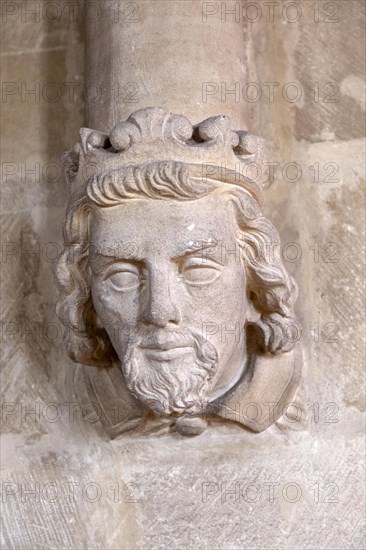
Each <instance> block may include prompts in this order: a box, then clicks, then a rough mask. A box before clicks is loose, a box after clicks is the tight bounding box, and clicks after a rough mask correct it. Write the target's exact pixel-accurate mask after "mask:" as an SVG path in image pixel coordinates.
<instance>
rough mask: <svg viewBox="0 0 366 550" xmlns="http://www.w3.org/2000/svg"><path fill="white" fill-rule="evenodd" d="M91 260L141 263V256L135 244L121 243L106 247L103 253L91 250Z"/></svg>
mask: <svg viewBox="0 0 366 550" xmlns="http://www.w3.org/2000/svg"><path fill="white" fill-rule="evenodd" d="M89 257H92V258H93V260H94V259H96V260H102V261H103V260H104V261H108V260H115V261H141V259H142V258H141V254H139V246H138V244H137V243H135V242H128V243H121V244H120V245H117V246H110V247H106V248H105V249H104V250H103V252H99V251H98V250H93V248H91V254H89Z"/></svg>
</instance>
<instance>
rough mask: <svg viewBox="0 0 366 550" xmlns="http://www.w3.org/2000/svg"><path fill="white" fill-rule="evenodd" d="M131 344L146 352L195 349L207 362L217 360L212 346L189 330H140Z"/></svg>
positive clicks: (181, 328)
mask: <svg viewBox="0 0 366 550" xmlns="http://www.w3.org/2000/svg"><path fill="white" fill-rule="evenodd" d="M130 344H132V345H135V346H138V347H139V348H141V349H146V350H160V351H168V350H171V349H176V348H185V347H191V348H193V349H194V350H195V351H196V353H197V354H198V356H199V357H203V356H204V357H205V360H206V361H207V360H212V361H215V360H216V359H217V355H216V353H214V351H213V348H212V346H211V345H210V344H209V342H208V341H207V340H205V339H204V338H203V337H202V336H200V335H199V334H198V333H195V332H193V331H191V330H190V329H188V328H183V327H180V328H179V329H172V328H169V329H167V328H156V327H155V328H146V327H143V328H140V329H139V330H138V331H137V333H135V335H133V336H132V338H131V339H130Z"/></svg>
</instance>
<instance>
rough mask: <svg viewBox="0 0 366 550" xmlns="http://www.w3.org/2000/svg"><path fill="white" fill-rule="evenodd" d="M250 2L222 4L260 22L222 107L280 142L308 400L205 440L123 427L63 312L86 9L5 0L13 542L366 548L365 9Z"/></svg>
mask: <svg viewBox="0 0 366 550" xmlns="http://www.w3.org/2000/svg"><path fill="white" fill-rule="evenodd" d="M131 4H133V5H136V6H137V11H136V18H137V20H138V8H139V1H137V2H134V3H131ZM237 4H238V3H235V2H224V3H221V2H210V3H205V2H203V3H202V10H203V12H204V10H206V12H207V9H208V8H207V6H208V5H210V9H209V11H210V14H209V15H207V13H206V15H207V25H210V20H211V19H214V18H216V19H215V28H218V21H220V22H221V25H222V32H225V25H226V23H227V21H229V20H230V17H231V18H233V17H237V19H238V21H237V24H238V25H242V26H243V36H244V41H245V47H246V66H247V78H246V81H245V82H239V83H237V86H236V88H234V89H235V93H236V96H235V94H234V95H233V94H231V95H230V94H226V95H225V93H224V94H223V95H222V96H221V97H222V100H223V101H221V103H222V108H221V111H222V113H225V112H226V110H227V109H229V110H231V107H229V103H230V102H232V101H235V102H236V103H239V104H240V105H241V106H242V109H243V112H245V113H246V115H245V116H246V117H247V120H248V128H250V129H251V130H253V131H255V132H257V133H260V134H262V135H264V136H265V137H266V138H267V140H268V145H269V160H270V162H271V163H273V164H272V166H273V170H274V178H273V179H274V181H273V184H272V185H271V187H270V188H269V189H268V191H267V194H266V198H265V200H266V207H265V211H266V214H267V215H268V217H269V218H270V219H271V220H272V221H273V222H274V223H275V225H276V227H277V228H278V229H279V232H280V235H281V239H282V253H283V258H284V260H285V265H286V267H287V268H288V269H289V271H290V272H291V273H292V274H294V276H295V277H296V279H297V281H298V282H299V287H300V297H299V301H298V313H299V317H300V318H301V321H302V323H303V334H302V338H301V343H302V348H303V352H304V367H305V368H304V383H303V385H302V388H301V390H300V392H299V394H298V396H297V398H296V399H297V402H298V403H301V406H300V405H299V406H298V407H297V408H296V407H295V408H294V411H293V415H292V416H289V417H287V418H284V419H283V420H281V421H280V422H279V423H278V424H277V425H276V426H273V427H272V428H270V429H269V430H267V431H266V432H264V433H262V434H253V433H250V432H249V431H245V430H244V429H243V428H240V427H239V426H238V425H236V424H235V423H233V422H232V423H226V424H224V423H222V422H216V423H214V424H213V425H212V426H210V428H209V429H208V431H207V432H205V433H204V434H202V435H201V436H198V437H196V438H192V439H187V438H183V437H182V436H180V435H178V434H177V433H169V432H168V431H167V430H161V431H157V432H156V433H152V434H151V435H150V436H149V437H139V435H138V434H134V435H130V436H127V437H125V438H123V439H119V440H115V441H112V442H111V441H108V439H107V437H106V436H105V434H104V433H103V430H102V428H101V426H100V424H99V421H98V418H97V415H96V413H95V412H93V410H92V409H91V408H90V406H89V405H88V400H87V398H86V393H85V388H84V385H83V378H82V373H81V367H79V366H77V365H74V364H72V363H71V361H69V360H68V358H67V356H66V353H65V351H64V348H63V344H62V338H61V327H60V324H59V321H58V320H57V318H56V316H55V312H54V305H55V300H56V289H55V286H54V283H53V277H52V269H53V261H54V258H55V256H56V254H57V252H59V251H60V249H61V222H62V217H63V213H64V209H65V206H66V203H67V200H68V189H67V188H66V185H65V184H64V183H63V181H62V176H61V173H60V167H59V157H60V155H61V153H62V151H63V150H65V149H67V148H69V147H70V146H71V145H72V144H73V143H74V142H76V140H77V136H78V129H79V127H80V126H82V125H83V70H84V59H83V58H84V56H83V41H84V38H83V25H82V8H83V4H82V2H81V1H79V2H78V3H74V2H66V1H63V0H59V1H57V2H48V1H47V0H44V1H42V2H33V1H31V0H29V1H27V2H21V1H19V2H3V3H2V10H3V12H2V18H3V32H2V42H1V60H2V69H3V71H2V73H3V77H2V79H3V80H2V129H3V136H4V137H3V140H2V187H3V195H2V206H3V211H2V273H3V276H2V321H3V325H2V344H3V369H2V392H3V409H2V411H3V415H2V416H3V435H2V455H1V466H2V490H3V510H4V513H3V530H2V547H3V548H4V549H5V548H6V549H15V548H22V549H23V548H24V549H25V548H27V549H35V548H70V549H71V548H93V549H104V548H108V549H112V548H113V549H121V548H128V549H135V548H144V549H150V548H159V549H160V548H167V549H168V548H169V549H171V548H172V549H177V550H178V549H181V548H185V547H190V548H195V549H196V548H197V549H203V548H207V549H208V548H223V549H234V548H250V549H253V550H254V549H258V550H259V549H260V550H263V549H271V550H272V549H280V548H281V549H284V548H286V549H288V550H290V549H293V548H300V549H309V550H310V549H314V548H316V549H322V550H323V549H324V550H325V549H327V550H328V549H329V550H330V549H332V550H333V549H341V548H342V549H348V548H349V549H357V550H361V549H362V548H364V544H365V541H364V529H365V524H364V519H363V518H364V493H363V475H364V473H363V472H364V470H363V460H364V446H363V445H364V437H363V429H364V428H363V426H364V425H363V418H364V412H365V402H364V400H363V395H364V389H365V388H364V374H363V369H364V362H365V356H364V341H363V333H364V331H363V328H364V325H363V310H364V308H363V305H364V301H363V299H364V298H363V289H364V288H363V285H364V265H363V252H362V248H363V244H364V234H363V230H364V217H363V213H364V192H363V187H362V183H363V182H362V178H363V175H364V168H363V162H364V141H363V136H364V105H365V103H364V85H363V79H364V62H365V56H364V46H365V44H364V30H363V29H364V19H365V14H364V7H365V5H364V3H363V2H361V1H358V0H347V1H340V0H338V1H337V2H330V3H329V2H315V3H312V2H308V1H307V0H297V2H290V3H289V2H282V1H281V2H278V3H269V4H268V3H265V2H252V3H248V2H247V3H246V4H244V10H239V12H235V13H234V15H230V14H229V13H228V11H227V10H229V9H230V8H232V7H234V8H236V6H237ZM249 4H251V5H249ZM277 4H278V5H277ZM72 5H74V8H72ZM271 6H272V7H271ZM132 7H133V6H132ZM32 8H35V9H36V10H37V12H36V15H33V16H32V15H31V14H30V13H29V12H30V10H31V9H32ZM129 9H132V8H129ZM133 9H135V8H133ZM225 9H226V11H225ZM272 9H273V11H272ZM129 13H130V12H124V13H123V14H122V17H123V18H124V21H123V24H129V21H128V20H127V19H128V18H129V17H131V15H129ZM272 16H273V17H272ZM134 17H135V16H134ZM210 18H211V19H210ZM217 18H219V19H217ZM231 20H232V19H231ZM249 20H252V23H250V22H249ZM133 24H136V25H138V23H133ZM177 25H179V21H177ZM106 39H108V38H107V37H106ZM96 47H97V45H96ZM228 55H235V52H229V53H228ZM192 70H194V68H193V69H192ZM211 82H213V83H215V84H217V86H218V91H217V92H215V93H218V94H221V93H222V86H223V82H222V81H221V80H220V76H219V75H212V81H211ZM249 83H251V84H250V85H249ZM202 84H203V89H206V90H207V88H204V85H205V83H204V82H203V83H202ZM230 86H231V88H230V89H232V83H230ZM210 89H211V90H216V89H217V88H216V87H215V88H210ZM227 89H229V86H227ZM84 92H85V89H84ZM138 92H139V89H138V88H137V97H138ZM90 93H91V92H90ZM177 93H178V92H177ZM255 94H257V95H258V99H256V95H255ZM260 94H261V97H260V98H259V95H260ZM84 95H85V94H84ZM210 100H211V98H210V96H207V102H208V103H209V102H210ZM212 100H214V101H215V102H217V97H216V96H215V97H214V96H213V99H212ZM138 108H139V103H138V102H137V103H136V102H133V104H131V111H133V110H136V109H138ZM233 126H235V124H233ZM274 163H276V164H274ZM295 163H296V164H295ZM300 171H301V173H300ZM32 491H33V492H32Z"/></svg>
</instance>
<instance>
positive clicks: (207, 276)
mask: <svg viewBox="0 0 366 550" xmlns="http://www.w3.org/2000/svg"><path fill="white" fill-rule="evenodd" d="M218 267H219V266H217V267H216V266H215V265H214V264H213V263H211V262H208V261H207V260H206V261H205V260H202V259H190V260H188V261H187V262H186V264H185V265H184V267H183V271H182V275H183V280H184V282H185V283H187V284H189V285H195V286H200V285H208V284H210V283H213V282H214V281H216V279H217V278H218V277H220V275H221V270H220V269H219V268H218Z"/></svg>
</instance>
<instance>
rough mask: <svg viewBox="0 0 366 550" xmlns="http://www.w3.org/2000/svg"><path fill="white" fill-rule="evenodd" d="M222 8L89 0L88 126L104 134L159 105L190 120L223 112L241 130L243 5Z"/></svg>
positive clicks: (169, 0)
mask: <svg viewBox="0 0 366 550" xmlns="http://www.w3.org/2000/svg"><path fill="white" fill-rule="evenodd" d="M224 8H225V9H224V10H223V9H222V6H221V3H220V2H201V1H199V0H143V1H134V2H125V1H123V2H122V1H118V2H117V1H116V0H87V4H86V85H87V89H88V93H87V95H88V100H87V106H86V124H87V126H89V127H90V128H94V129H98V130H102V131H106V132H108V131H110V130H111V128H112V127H113V126H114V125H115V124H116V123H117V122H119V121H121V120H125V119H126V118H127V117H128V116H129V115H130V114H131V113H132V112H133V111H136V110H138V109H142V108H144V107H163V108H166V109H169V110H171V111H173V112H176V113H181V114H183V115H185V116H187V117H188V118H189V119H190V120H191V121H192V122H193V123H197V122H199V121H201V120H204V119H205V118H208V117H210V116H213V115H218V114H221V113H223V114H226V115H228V116H230V118H231V120H232V127H234V128H237V129H246V119H247V117H246V114H245V102H242V101H239V98H238V94H239V82H244V81H245V63H244V61H245V47H244V33H243V27H242V24H241V18H240V3H239V2H233V3H232V6H229V5H227V6H226V3H225V5H224ZM219 9H220V14H221V15H220V16H219V14H218V13H217V11H218V10H219ZM231 9H233V12H231V11H230V10H231ZM210 83H211V84H210ZM235 94H236V95H235Z"/></svg>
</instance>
